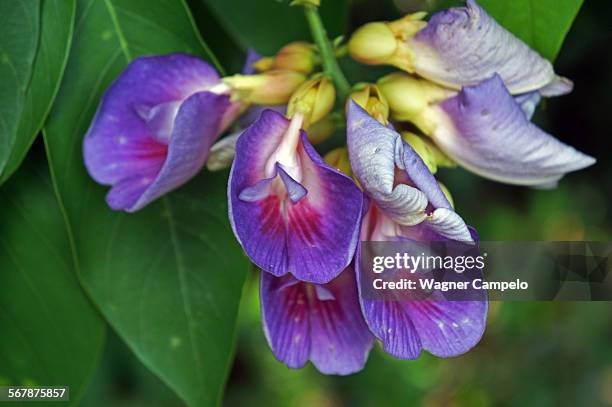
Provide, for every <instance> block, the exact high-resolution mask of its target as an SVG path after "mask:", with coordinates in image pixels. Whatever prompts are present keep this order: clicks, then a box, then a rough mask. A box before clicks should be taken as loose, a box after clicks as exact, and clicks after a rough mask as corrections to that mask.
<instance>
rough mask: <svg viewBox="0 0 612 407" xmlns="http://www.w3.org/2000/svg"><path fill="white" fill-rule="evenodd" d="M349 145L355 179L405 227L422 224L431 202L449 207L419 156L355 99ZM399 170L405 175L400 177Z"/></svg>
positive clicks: (351, 105) (380, 205)
mask: <svg viewBox="0 0 612 407" xmlns="http://www.w3.org/2000/svg"><path fill="white" fill-rule="evenodd" d="M347 144H348V150H349V158H350V162H351V168H352V170H353V173H354V175H355V177H356V178H357V180H358V181H359V183H360V184H361V186H362V187H363V189H364V190H365V191H366V193H367V194H368V195H369V196H370V197H371V198H372V199H373V200H374V201H375V202H376V204H377V205H378V206H379V207H380V208H381V209H383V211H384V212H385V213H386V214H387V215H388V216H389V217H391V218H392V219H393V220H394V221H396V222H398V223H400V224H403V225H415V224H417V223H420V222H422V221H423V220H424V219H425V209H426V208H427V205H428V202H429V203H431V204H432V205H433V206H434V207H447V208H450V204H449V203H448V200H447V199H446V197H445V196H444V193H443V192H442V191H441V189H440V187H439V186H438V183H437V182H436V180H435V178H434V177H433V175H432V174H431V172H430V171H429V169H428V168H427V166H426V165H425V163H424V162H423V160H421V158H420V157H419V156H418V154H417V153H416V152H415V151H414V150H413V149H412V148H411V147H410V146H409V145H408V144H406V143H405V142H404V141H403V140H402V138H401V137H400V135H399V134H398V133H396V132H395V131H394V130H392V129H389V128H388V127H385V126H383V125H382V124H380V123H379V122H378V121H377V120H375V119H373V118H372V117H371V116H370V115H369V114H368V113H367V112H366V111H365V110H363V109H362V108H361V107H360V106H359V105H357V104H356V103H355V102H353V101H352V100H351V101H350V102H349V109H348V133H347ZM396 170H402V171H403V172H404V173H403V174H398V171H396ZM398 181H406V182H405V183H400V182H398Z"/></svg>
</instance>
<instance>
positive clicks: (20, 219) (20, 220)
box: [0, 157, 105, 405]
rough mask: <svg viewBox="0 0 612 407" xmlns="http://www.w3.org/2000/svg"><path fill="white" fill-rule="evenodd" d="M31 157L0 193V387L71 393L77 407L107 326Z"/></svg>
mask: <svg viewBox="0 0 612 407" xmlns="http://www.w3.org/2000/svg"><path fill="white" fill-rule="evenodd" d="M33 158H36V157H33ZM33 158H29V159H28V161H29V163H27V164H26V165H24V166H23V168H22V169H21V170H20V171H19V172H18V173H17V174H16V176H15V177H13V179H12V180H11V181H10V182H8V183H7V184H6V186H5V187H4V188H3V189H2V191H1V192H0V214H1V215H0V270H1V274H2V284H0V332H2V334H1V335H0V385H3V386H4V385H38V386H70V401H71V403H70V404H72V405H74V404H76V403H77V401H78V400H79V398H80V396H81V394H82V393H83V391H84V389H85V387H86V386H87V384H88V382H89V378H90V376H91V374H92V373H93V370H94V368H95V367H96V365H97V363H98V360H99V358H100V355H101V353H102V346H103V344H104V337H105V335H104V332H105V324H104V321H103V320H102V318H101V317H100V315H99V314H98V312H97V311H96V310H95V309H94V308H93V306H92V305H91V303H90V302H89V300H88V299H87V297H86V296H85V295H84V293H83V291H82V290H81V287H80V286H79V283H78V281H77V275H76V273H75V270H74V263H73V259H72V257H71V249H70V241H69V239H68V235H67V234H66V228H65V227H64V219H63V216H62V213H61V211H60V208H59V206H58V205H57V201H56V200H55V196H54V194H53V189H52V187H51V180H50V177H49V173H48V171H47V170H46V167H44V166H42V165H39V166H38V167H36V166H34V165H31V164H32V163H33ZM41 163H44V159H43V160H41ZM41 167H42V168H41Z"/></svg>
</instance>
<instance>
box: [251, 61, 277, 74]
mask: <svg viewBox="0 0 612 407" xmlns="http://www.w3.org/2000/svg"><path fill="white" fill-rule="evenodd" d="M273 65H274V58H272V57H263V58H261V59H258V60H257V61H255V63H254V64H253V68H255V70H256V71H257V72H265V71H269V70H270V69H272V66H273Z"/></svg>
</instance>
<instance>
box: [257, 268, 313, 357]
mask: <svg viewBox="0 0 612 407" xmlns="http://www.w3.org/2000/svg"><path fill="white" fill-rule="evenodd" d="M259 297H260V301H261V313H262V318H261V319H262V323H263V328H264V333H265V335H266V339H267V340H268V344H269V345H270V348H272V352H273V353H274V356H276V358H277V359H278V360H280V361H282V362H283V363H285V364H286V365H287V366H289V367H291V368H296V369H297V368H301V367H303V366H304V365H305V364H306V362H308V359H309V356H310V346H311V344H310V342H311V341H310V320H309V319H310V316H309V312H310V310H309V304H308V297H307V293H306V290H305V289H304V285H303V284H302V283H300V281H298V280H296V279H295V278H293V277H292V276H290V275H286V276H283V277H274V276H272V275H271V274H270V273H266V272H262V273H261V283H260V296H259Z"/></svg>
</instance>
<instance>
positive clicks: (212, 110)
mask: <svg viewBox="0 0 612 407" xmlns="http://www.w3.org/2000/svg"><path fill="white" fill-rule="evenodd" d="M229 105H230V102H229V97H228V96H226V95H216V94H214V93H210V92H200V93H196V94H194V95H192V96H190V97H189V98H188V99H187V100H186V101H185V102H184V103H183V104H182V105H181V107H180V109H179V111H178V113H177V115H176V120H175V122H174V130H173V132H172V136H171V139H170V144H169V145H168V156H167V157H166V161H165V163H164V165H163V167H162V168H161V171H160V172H159V174H157V177H156V178H155V180H154V181H153V182H152V183H151V185H150V186H149V187H148V188H147V189H146V190H145V191H144V192H143V194H142V195H141V196H140V197H139V198H138V200H137V201H135V202H134V203H133V205H131V206H130V207H126V208H125V210H126V211H128V212H134V211H137V210H139V209H141V208H142V207H144V206H145V205H147V204H148V203H149V202H151V201H153V200H155V199H157V198H159V197H160V196H162V195H164V194H166V193H168V192H169V191H171V190H173V189H176V188H178V187H179V186H181V185H183V184H184V183H185V182H187V181H189V180H190V179H191V178H192V177H193V176H194V175H195V174H197V173H198V171H200V169H201V168H202V166H204V162H205V161H206V157H207V156H208V152H209V151H210V147H211V145H212V143H214V141H215V140H216V138H217V137H218V136H219V127H220V125H221V120H222V116H223V112H224V111H225V110H226V109H227V108H228V107H229Z"/></svg>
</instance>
